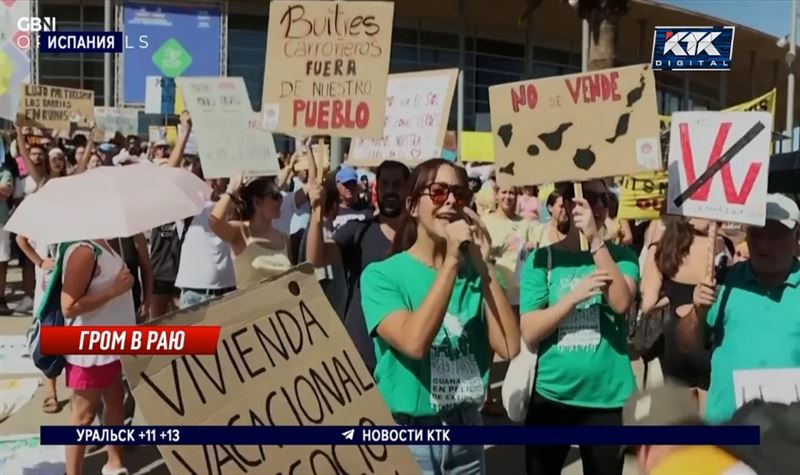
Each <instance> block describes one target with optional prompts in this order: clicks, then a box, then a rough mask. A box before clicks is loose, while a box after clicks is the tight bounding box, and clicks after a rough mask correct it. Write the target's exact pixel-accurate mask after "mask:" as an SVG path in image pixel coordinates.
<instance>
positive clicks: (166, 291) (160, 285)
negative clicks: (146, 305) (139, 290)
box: [153, 280, 181, 297]
mask: <svg viewBox="0 0 800 475" xmlns="http://www.w3.org/2000/svg"><path fill="white" fill-rule="evenodd" d="M153 295H171V296H173V297H178V296H180V295H181V290H180V289H179V288H177V287H175V281H169V280H154V281H153Z"/></svg>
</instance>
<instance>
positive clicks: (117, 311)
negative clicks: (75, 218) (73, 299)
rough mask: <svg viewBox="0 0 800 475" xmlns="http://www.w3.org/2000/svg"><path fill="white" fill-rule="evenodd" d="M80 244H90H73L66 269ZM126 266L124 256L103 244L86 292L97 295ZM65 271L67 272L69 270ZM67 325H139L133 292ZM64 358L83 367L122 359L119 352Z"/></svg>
mask: <svg viewBox="0 0 800 475" xmlns="http://www.w3.org/2000/svg"><path fill="white" fill-rule="evenodd" d="M95 245H97V244H95ZM81 246H88V244H86V243H78V244H73V245H72V246H70V247H68V248H67V250H66V251H65V252H64V269H66V266H67V263H68V262H69V258H70V256H71V255H72V253H73V252H74V251H75V249H78V248H79V247H81ZM98 246H99V245H98ZM123 267H125V262H124V261H123V260H122V257H120V256H119V255H118V254H117V253H115V252H111V251H109V250H108V249H105V248H102V247H101V252H100V255H99V256H98V257H97V272H95V277H94V278H93V279H92V282H91V284H89V291H88V292H87V295H91V294H96V293H98V292H101V291H103V290H105V289H106V288H108V286H110V285H112V284H113V283H114V280H115V279H116V278H117V274H119V271H120V270H122V268H123ZM63 274H66V272H64V273H63ZM62 279H63V275H62ZM67 325H70V326H76V327H80V326H111V325H120V326H121V325H126V326H127V325H136V310H135V309H134V308H133V294H131V291H130V290H129V291H128V292H126V293H124V294H122V295H119V296H117V297H116V298H114V299H113V300H110V301H108V302H106V304H105V305H103V306H102V307H100V308H98V309H97V310H94V311H92V312H88V313H85V314H83V315H78V316H77V317H75V318H73V319H69V320H67ZM64 358H65V359H66V360H67V362H68V363H69V364H71V365H75V366H80V367H82V368H88V367H90V366H101V365H106V364H109V363H113V362H114V361H117V360H119V356H117V355H66V356H65V357H64Z"/></svg>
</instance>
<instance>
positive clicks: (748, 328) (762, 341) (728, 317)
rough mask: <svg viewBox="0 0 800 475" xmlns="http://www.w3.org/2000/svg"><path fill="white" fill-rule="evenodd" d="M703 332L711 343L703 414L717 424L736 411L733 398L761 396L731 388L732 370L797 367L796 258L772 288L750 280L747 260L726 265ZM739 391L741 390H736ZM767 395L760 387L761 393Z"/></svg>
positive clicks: (799, 303) (799, 286) (799, 293)
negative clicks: (706, 396)
mask: <svg viewBox="0 0 800 475" xmlns="http://www.w3.org/2000/svg"><path fill="white" fill-rule="evenodd" d="M720 318H721V319H722V320H720ZM706 330H707V334H708V335H712V339H713V342H714V347H713V353H712V355H711V387H710V388H709V391H708V401H707V402H706V411H705V417H706V420H707V421H708V422H710V423H712V424H719V423H723V422H726V421H727V420H728V419H730V417H731V416H732V415H733V413H734V412H735V411H736V402H737V396H739V399H741V400H742V401H745V400H750V399H752V398H754V397H756V398H760V397H761V396H762V394H761V392H762V391H761V390H762V389H763V388H753V387H752V386H751V387H749V388H748V387H747V386H744V385H743V386H741V387H740V388H739V389H738V390H734V374H735V373H736V371H739V370H759V369H763V370H770V369H786V368H800V262H798V261H795V263H794V267H793V268H792V271H791V273H790V274H789V276H788V278H787V279H786V281H785V282H784V284H782V285H779V286H777V287H774V288H772V289H766V288H764V287H762V286H761V285H760V284H759V283H758V281H756V278H755V276H754V275H753V269H752V267H751V266H750V262H742V263H739V264H736V265H735V266H733V267H731V268H730V269H729V270H728V275H727V277H726V278H725V282H724V283H722V284H721V285H720V286H719V288H718V289H717V300H716V302H714V305H713V306H712V307H711V308H710V309H709V311H708V316H707V318H706ZM748 389H750V390H751V391H752V392H751V391H748ZM742 390H744V392H746V393H747V394H744V395H742V394H736V393H737V392H740V391H742ZM773 391H774V389H773ZM769 393H770V390H769V389H767V390H764V394H763V397H764V398H769Z"/></svg>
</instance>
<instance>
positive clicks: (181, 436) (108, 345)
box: [40, 325, 760, 445]
mask: <svg viewBox="0 0 800 475" xmlns="http://www.w3.org/2000/svg"><path fill="white" fill-rule="evenodd" d="M219 335H220V327H219V326H198V325H192V326H138V327H110V326H103V327H42V330H41V352H42V354H47V355H76V354H115V355H214V354H216V350H217V340H218V339H219ZM367 422H369V421H367ZM40 430H41V443H42V445H98V444H114V445H216V444H233V445H331V444H333V445H371V444H375V445H409V444H410V445H431V444H441V445H447V444H458V445H576V444H577V445H583V444H588V445H591V444H601V445H606V444H610V445H642V444H648V445H755V444H758V443H759V441H760V432H759V428H758V427H756V426H697V427H694V426H691V427H687V426H670V427H656V426H650V427H632V426H622V427H620V426H615V427H603V426H589V427H575V426H569V427H558V426H553V427H521V426H448V427H412V426H393V427H378V426H374V425H372V424H371V423H369V424H367V423H364V424H362V425H360V426H358V427H352V426H350V427H347V426H345V427H342V426H311V427H308V426H305V427H300V426H257V427H245V426H179V427H168V426H159V427H155V426H138V427H131V426H127V427H97V426H94V427H72V426H42V427H41V429H40Z"/></svg>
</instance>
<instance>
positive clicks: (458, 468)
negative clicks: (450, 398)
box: [395, 407, 486, 475]
mask: <svg viewBox="0 0 800 475" xmlns="http://www.w3.org/2000/svg"><path fill="white" fill-rule="evenodd" d="M395 419H397V422H398V423H399V424H401V425H420V426H430V425H442V426H449V425H463V426H475V425H478V426H479V425H483V418H482V417H481V413H480V410H479V409H478V407H465V408H461V409H457V410H454V411H452V412H448V413H446V414H441V415H440V416H439V417H438V418H433V417H406V416H399V415H396V416H395ZM437 419H438V420H437ZM408 448H409V449H410V450H411V455H413V456H414V459H415V460H416V461H417V464H418V465H419V468H420V469H421V470H422V475H484V474H485V473H486V459H485V456H484V452H483V446H482V445H409V446H408Z"/></svg>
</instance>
